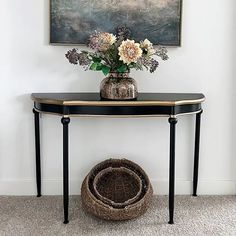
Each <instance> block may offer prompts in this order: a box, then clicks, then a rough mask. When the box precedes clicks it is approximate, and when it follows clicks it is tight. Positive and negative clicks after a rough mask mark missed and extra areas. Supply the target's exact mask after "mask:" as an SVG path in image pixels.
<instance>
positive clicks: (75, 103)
mask: <svg viewBox="0 0 236 236" xmlns="http://www.w3.org/2000/svg"><path fill="white" fill-rule="evenodd" d="M31 99H32V100H33V101H34V102H38V103H43V104H51V105H61V106H176V105H188V104H198V103H202V102H204V101H205V97H204V98H200V99H193V100H180V101H63V100H55V99H42V98H35V97H33V96H31Z"/></svg>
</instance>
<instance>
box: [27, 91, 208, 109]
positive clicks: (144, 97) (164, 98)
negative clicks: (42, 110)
mask: <svg viewBox="0 0 236 236" xmlns="http://www.w3.org/2000/svg"><path fill="white" fill-rule="evenodd" d="M31 98H32V100H33V101H34V102H36V103H41V104H51V105H63V106H177V105H187V104H199V103H202V102H204V100H205V96H204V95H203V94H202V93H139V95H138V98H137V99H134V100H104V99H101V97H100V94H99V93H32V95H31Z"/></svg>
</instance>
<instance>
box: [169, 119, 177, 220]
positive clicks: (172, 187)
mask: <svg viewBox="0 0 236 236" xmlns="http://www.w3.org/2000/svg"><path fill="white" fill-rule="evenodd" d="M169 123H170V167H169V168H170V169H169V217H170V220H169V222H168V223H169V224H174V220H173V218H174V197H175V127H176V124H177V119H176V118H169Z"/></svg>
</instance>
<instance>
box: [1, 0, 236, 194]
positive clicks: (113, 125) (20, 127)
mask: <svg viewBox="0 0 236 236" xmlns="http://www.w3.org/2000/svg"><path fill="white" fill-rule="evenodd" d="M0 2H1V7H0V29H1V31H0V32H1V33H0V81H1V86H0V194H2V195H7V194H15V195H25V194H26V195H28V194H29V195H30V194H35V191H36V186H35V169H34V165H35V159H34V126H33V115H32V112H31V109H32V105H33V103H32V101H31V100H30V93H32V92H59V91H61V92H62V91H64V92H86V91H90V92H97V91H98V89H99V83H100V81H101V79H102V78H103V75H102V74H99V73H96V72H84V71H83V70H82V69H81V68H79V67H75V66H72V65H70V64H69V63H67V61H66V59H65V57H64V54H65V52H66V51H67V50H68V49H69V48H70V47H64V46H50V45H49V44H48V38H49V34H48V32H49V7H48V0H41V1H38V0H37V1H36V0H21V1H20V0H11V1H9V0H1V1H0ZM235 5H236V3H235V0H207V1H206V0H198V1H196V0H185V1H184V13H183V33H182V37H183V39H182V47H181V48H172V49H170V50H169V55H170V57H171V59H170V60H169V61H168V62H166V63H162V64H161V66H160V68H159V70H158V72H157V73H155V74H152V75H151V74H149V73H148V72H133V73H132V76H133V77H134V78H136V79H137V81H138V85H139V91H140V92H202V93H204V94H205V95H206V97H207V100H206V103H205V104H204V110H205V111H204V113H203V120H202V139H201V151H200V157H201V160H200V170H199V193H200V194H235V193H236V174H235V173H236V171H235V169H236V161H235V151H236V149H235V146H236V145H235V144H236V143H235V142H234V141H235V135H234V132H235V131H236V125H235V121H234V116H235V115H236V114H235V109H234V107H235V101H236V97H235V95H234V94H235V89H236V82H235V76H234V75H235V74H236V69H235V59H234V57H233V56H235V49H236V48H235V39H236V37H235V36H236V35H235V29H236V25H235V22H236V19H235V18H236V17H235V16H234V15H235V12H236V11H235ZM41 121H42V123H41V132H42V168H43V171H42V175H43V193H44V194H60V193H61V189H62V184H61V179H62V149H61V145H62V127H61V123H60V118H59V117H55V116H49V115H43V119H42V120H41ZM193 137H194V117H193V116H188V117H180V118H179V122H178V126H177V149H176V177H177V186H176V192H177V193H178V194H189V193H190V192H191V179H192V166H193V143H194V142H193V141H194V139H193ZM70 141H71V143H70V147H71V152H70V177H71V193H73V194H75V193H79V192H80V183H81V180H82V179H83V178H84V177H85V175H86V174H87V173H88V171H89V170H90V169H91V168H92V166H93V165H95V164H96V163H98V162H99V161H102V160H104V159H105V158H108V157H126V158H129V159H131V160H134V161H136V162H137V163H139V164H140V165H141V166H142V167H143V168H144V169H145V170H146V171H147V173H148V174H149V176H150V178H151V180H152V182H153V185H154V187H155V192H156V193H157V194H166V193H167V192H168V191H167V190H168V182H167V181H168V152H169V146H168V145H169V126H168V122H167V120H166V119H164V118H161V119H158V118H147V119H144V118H140V119H106V118H98V119H94V118H81V119H75V118H72V121H71V126H70Z"/></svg>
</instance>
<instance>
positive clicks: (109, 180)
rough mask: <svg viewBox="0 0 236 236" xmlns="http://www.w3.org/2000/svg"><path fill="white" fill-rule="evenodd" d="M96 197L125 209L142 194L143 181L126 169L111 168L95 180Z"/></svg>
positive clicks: (103, 171) (100, 173)
mask: <svg viewBox="0 0 236 236" xmlns="http://www.w3.org/2000/svg"><path fill="white" fill-rule="evenodd" d="M93 188H94V192H95V195H96V196H97V198H98V199H100V200H101V201H102V202H104V203H107V204H109V205H110V206H113V207H115V208H123V207H125V206H127V205H129V204H131V203H133V202H135V201H136V200H137V199H138V198H139V196H140V195H141V193H142V181H141V179H140V178H139V176H138V175H137V174H135V173H134V172H133V171H132V170H129V169H127V168H126V167H118V168H117V167H116V168H113V167H109V168H106V169H104V170H102V171H100V172H99V173H98V174H97V175H96V177H95V178H94V182H93Z"/></svg>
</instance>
